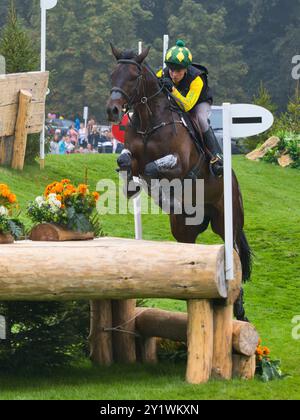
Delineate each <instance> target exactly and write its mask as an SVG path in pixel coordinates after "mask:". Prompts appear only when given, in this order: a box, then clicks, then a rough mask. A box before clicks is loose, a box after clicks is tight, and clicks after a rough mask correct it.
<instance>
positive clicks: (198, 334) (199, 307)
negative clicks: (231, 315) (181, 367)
mask: <svg viewBox="0 0 300 420" xmlns="http://www.w3.org/2000/svg"><path fill="white" fill-rule="evenodd" d="M213 336H214V332H213V307H212V304H211V301H210V300H205V299H203V300H189V301H188V329H187V341H188V362H187V372H186V380H187V382H188V383H189V384H202V383H206V382H208V380H209V378H210V376H211V370H212V361H213Z"/></svg>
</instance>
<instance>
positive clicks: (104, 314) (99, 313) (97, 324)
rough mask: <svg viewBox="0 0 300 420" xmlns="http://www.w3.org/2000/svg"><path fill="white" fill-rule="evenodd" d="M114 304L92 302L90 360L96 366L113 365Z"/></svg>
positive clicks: (101, 301) (89, 339) (109, 302)
mask: <svg viewBox="0 0 300 420" xmlns="http://www.w3.org/2000/svg"><path fill="white" fill-rule="evenodd" d="M111 328H112V304H111V301H110V300H93V301H90V335H89V338H88V341H89V345H90V359H91V361H92V362H93V363H94V364H96V365H101V366H110V365H111V364H112V363H113V347H112V331H111Z"/></svg>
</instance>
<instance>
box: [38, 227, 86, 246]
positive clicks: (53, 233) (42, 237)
mask: <svg viewBox="0 0 300 420" xmlns="http://www.w3.org/2000/svg"><path fill="white" fill-rule="evenodd" d="M30 239H31V240H32V241H36V242H63V241H88V240H92V239H94V233H93V232H88V233H81V232H75V231H72V230H68V229H65V228H63V227H61V226H58V225H55V224H51V223H43V224H40V225H37V226H35V227H34V228H33V229H32V231H31V234H30Z"/></svg>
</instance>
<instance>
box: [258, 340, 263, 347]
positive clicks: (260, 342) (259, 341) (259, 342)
mask: <svg viewBox="0 0 300 420" xmlns="http://www.w3.org/2000/svg"><path fill="white" fill-rule="evenodd" d="M261 344H262V339H261V338H260V339H259V340H258V345H259V346H260V345H261Z"/></svg>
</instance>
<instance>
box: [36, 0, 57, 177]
mask: <svg viewBox="0 0 300 420" xmlns="http://www.w3.org/2000/svg"><path fill="white" fill-rule="evenodd" d="M56 4H57V0H41V1H40V7H41V71H43V72H44V71H46V28H47V20H46V13H47V10H49V9H53V7H55V6H56ZM44 167H45V118H44V123H43V128H42V132H41V136H40V168H41V169H44Z"/></svg>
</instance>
